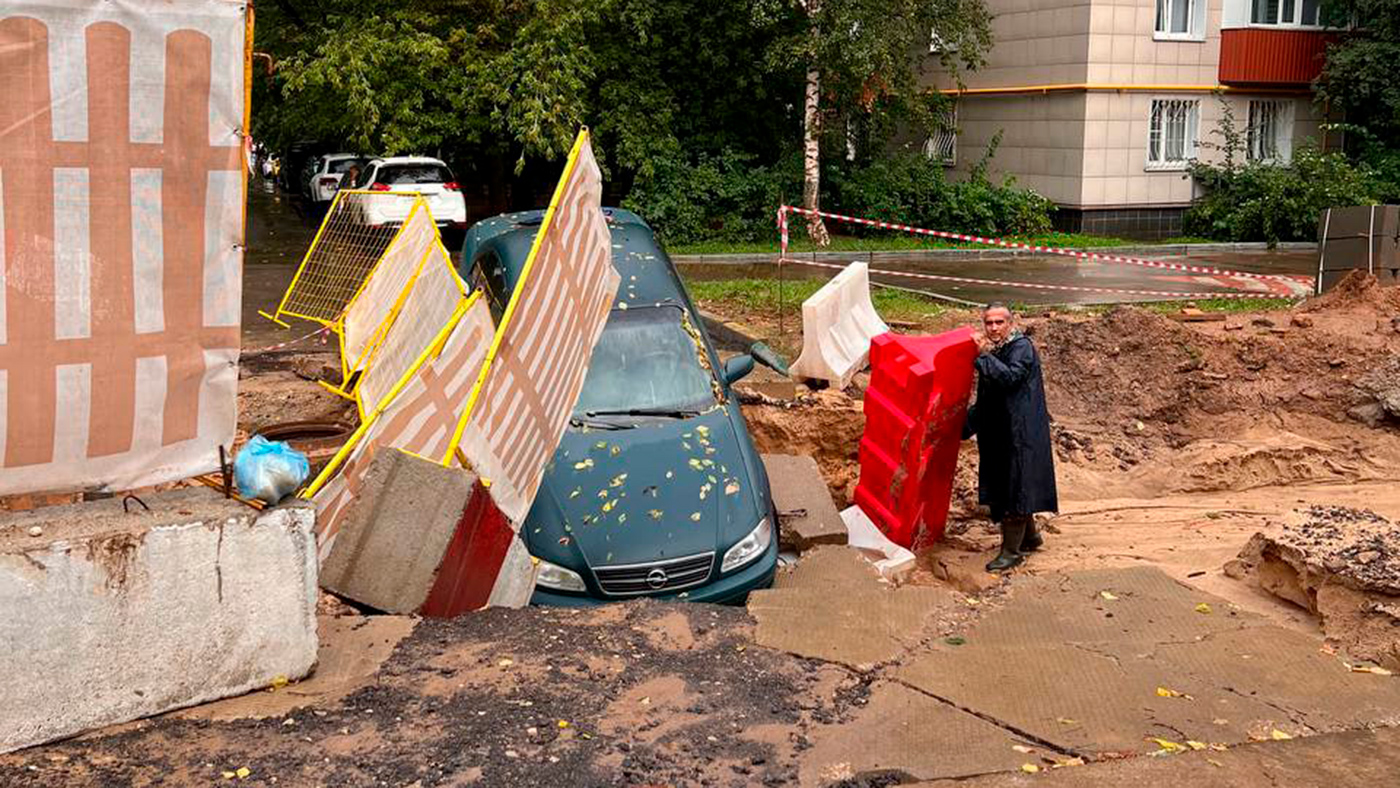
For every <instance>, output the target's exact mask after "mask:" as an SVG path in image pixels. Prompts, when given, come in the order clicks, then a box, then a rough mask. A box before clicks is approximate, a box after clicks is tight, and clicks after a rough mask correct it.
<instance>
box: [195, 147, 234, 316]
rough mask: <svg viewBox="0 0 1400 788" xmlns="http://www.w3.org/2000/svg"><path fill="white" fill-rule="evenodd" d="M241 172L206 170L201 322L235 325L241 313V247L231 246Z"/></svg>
mask: <svg viewBox="0 0 1400 788" xmlns="http://www.w3.org/2000/svg"><path fill="white" fill-rule="evenodd" d="M242 199H243V173H242V172H241V171H233V172H229V171H216V172H211V173H209V190H208V192H206V194H205V198H204V325H206V326H210V327H214V326H237V325H238V322H239V318H240V317H241V316H242V311H241V310H242V305H243V283H242V278H241V275H240V272H241V270H242V264H243V250H242V248H240V247H237V246H234V243H235V241H236V239H237V238H238V237H239V226H240V224H241V223H242V218H243V211H242V209H241V208H235V207H233V206H238V205H239V204H240V201H241V200H242Z"/></svg>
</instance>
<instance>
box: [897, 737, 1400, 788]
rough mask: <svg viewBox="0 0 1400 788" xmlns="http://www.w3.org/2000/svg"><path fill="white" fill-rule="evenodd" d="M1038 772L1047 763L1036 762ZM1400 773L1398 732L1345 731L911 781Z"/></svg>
mask: <svg viewBox="0 0 1400 788" xmlns="http://www.w3.org/2000/svg"><path fill="white" fill-rule="evenodd" d="M1040 765H1041V766H1048V765H1049V764H1045V763H1043V762H1042V763H1041V764H1040ZM1398 769H1400V730H1397V729H1395V728H1382V729H1380V730H1363V731H1351V732H1348V733H1335V734H1328V735H1325V736H1309V737H1307V738H1302V739H1293V740H1291V741H1270V742H1266V743H1260V744H1250V745H1246V746H1242V747H1235V748H1231V749H1230V750H1227V751H1225V752H1215V751H1211V750H1207V751H1202V752H1188V753H1183V754H1181V755H1176V756H1172V757H1167V758H1132V759H1128V760H1114V761H1104V762H1102V763H1093V764H1088V765H1085V766H1075V767H1066V768H1060V769H1053V770H1048V771H1042V772H1040V773H1038V774H1026V773H1023V772H1020V771H1014V772H1010V773H1003V774H991V775H984V776H981V777H975V778H972V779H967V780H952V779H949V780H936V781H932V782H924V783H917V784H916V785H917V786H918V787H919V788H952V787H953V786H957V787H958V788H1023V787H1026V788H1029V787H1030V786H1035V788H1042V787H1046V788H1122V786H1129V785H1142V786H1155V785H1170V786H1172V787H1173V788H1279V787H1280V786H1296V787H1297V788H1302V786H1326V787H1327V788H1371V787H1372V786H1378V785H1391V784H1393V783H1394V782H1395V773H1396V771H1397V770H1398Z"/></svg>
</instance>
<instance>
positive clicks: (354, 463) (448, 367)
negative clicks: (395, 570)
mask: <svg viewBox="0 0 1400 788" xmlns="http://www.w3.org/2000/svg"><path fill="white" fill-rule="evenodd" d="M439 329H441V325H440V326H439ZM492 332H493V326H492V323H491V314H490V312H489V310H488V309H487V306H486V302H485V301H484V300H483V299H477V300H476V301H475V302H473V303H472V305H471V306H470V307H468V308H467V310H466V312H465V313H464V314H463V315H462V317H461V319H460V320H459V321H458V322H457V324H456V326H455V328H454V329H453V330H452V332H451V334H449V335H448V337H447V338H446V340H445V341H444V343H443V347H442V350H441V351H440V352H439V353H438V354H437V356H436V357H434V358H430V359H428V360H427V361H426V362H425V363H424V364H423V365H422V366H421V367H420V368H418V370H416V371H415V372H413V374H412V377H411V378H410V380H409V382H408V383H407V385H405V386H404V387H403V389H402V390H401V391H400V392H399V393H398V395H397V396H396V397H394V398H393V400H392V402H390V403H389V405H388V406H387V407H386V408H385V409H384V411H383V412H382V413H381V414H380V415H379V417H378V418H377V419H375V420H374V421H373V422H372V423H371V424H370V425H369V427H368V428H367V429H366V432H365V434H364V436H363V437H362V438H361V440H360V442H359V443H357V444H356V445H355V447H354V449H353V450H352V451H351V453H350V455H349V457H348V458H347V459H346V461H345V463H344V465H343V467H342V468H341V470H340V473H339V474H337V475H336V476H334V477H332V478H331V479H330V481H329V482H327V483H326V484H325V486H324V487H322V488H321V489H320V490H318V491H317V492H316V494H315V495H314V496H313V497H312V500H313V501H315V502H316V510H317V518H316V534H317V543H318V546H319V553H320V556H321V560H325V557H326V556H327V555H328V554H329V552H330V549H331V546H332V545H333V543H334V541H335V535H336V532H337V530H339V527H340V522H341V520H342V518H343V517H344V516H345V511H346V507H349V506H352V505H354V497H355V495H356V494H357V492H358V491H359V489H360V483H361V481H362V479H363V476H364V473H365V471H366V470H367V469H368V468H369V462H370V460H371V459H373V457H374V453H375V452H377V451H379V450H381V449H399V450H402V451H407V452H411V453H413V454H417V455H419V456H422V457H429V458H432V459H434V460H436V459H438V458H440V457H442V456H443V455H444V454H445V453H446V452H448V451H449V449H450V447H451V444H452V435H453V432H454V431H455V429H456V426H457V420H458V417H459V416H460V414H461V411H462V409H463V408H464V407H465V405H466V402H467V397H468V394H469V393H470V392H471V388H472V385H473V384H474V383H475V382H476V379H477V375H478V373H479V372H480V370H481V366H482V362H483V361H484V360H485V358H486V351H487V348H488V346H489V344H490V340H491V335H492ZM431 342H432V338H431V337H430V338H429V340H428V341H426V342H424V343H423V345H422V346H421V347H420V352H421V349H422V348H425V347H427V346H428V345H429V344H431Z"/></svg>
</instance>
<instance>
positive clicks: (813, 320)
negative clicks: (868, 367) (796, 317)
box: [792, 263, 890, 388]
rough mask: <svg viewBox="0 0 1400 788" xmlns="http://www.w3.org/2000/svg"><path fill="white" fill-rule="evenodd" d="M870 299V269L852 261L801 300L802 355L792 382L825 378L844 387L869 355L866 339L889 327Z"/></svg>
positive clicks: (794, 366) (794, 370) (868, 340)
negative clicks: (809, 296) (810, 294)
mask: <svg viewBox="0 0 1400 788" xmlns="http://www.w3.org/2000/svg"><path fill="white" fill-rule="evenodd" d="M889 330H890V329H889V326H886V325H885V323H884V321H882V320H881V319H880V316H879V315H877V314H876V313H875V306H874V304H872V303H870V272H869V268H868V266H866V264H865V263H851V264H850V265H848V266H846V268H845V270H843V271H842V272H841V273H839V274H837V275H836V276H835V277H833V278H832V280H831V281H830V282H827V283H826V284H825V285H822V288H821V289H820V290H818V291H817V292H815V293H813V294H812V296H811V298H808V299H807V300H806V301H803V302H802V355H801V356H799V357H798V359H797V361H795V362H793V364H792V376H793V377H794V378H796V379H797V380H826V381H829V382H830V383H831V384H832V385H833V386H836V387H837V388H845V387H846V384H848V383H850V382H851V376H852V375H855V374H856V373H857V372H859V371H860V370H861V368H862V367H864V366H865V362H866V360H867V359H869V358H870V339H871V337H874V336H877V335H879V334H884V333H886V332H887V331H889Z"/></svg>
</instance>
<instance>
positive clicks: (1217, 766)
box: [1206, 758, 1225, 769]
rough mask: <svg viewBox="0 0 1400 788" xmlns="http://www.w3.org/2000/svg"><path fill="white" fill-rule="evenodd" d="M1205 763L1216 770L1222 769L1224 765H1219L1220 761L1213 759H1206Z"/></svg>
mask: <svg viewBox="0 0 1400 788" xmlns="http://www.w3.org/2000/svg"><path fill="white" fill-rule="evenodd" d="M1206 763H1208V764H1210V765H1211V766H1214V767H1215V768H1217V769H1219V768H1221V767H1223V766H1224V765H1225V764H1223V763H1221V762H1220V761H1217V760H1215V759H1214V758H1207V759H1206Z"/></svg>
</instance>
